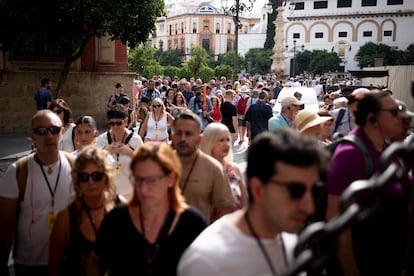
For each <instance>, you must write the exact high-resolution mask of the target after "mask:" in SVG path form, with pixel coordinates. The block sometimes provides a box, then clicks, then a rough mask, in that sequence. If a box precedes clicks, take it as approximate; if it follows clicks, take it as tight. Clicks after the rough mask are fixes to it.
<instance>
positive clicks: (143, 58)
mask: <svg viewBox="0 0 414 276" xmlns="http://www.w3.org/2000/svg"><path fill="white" fill-rule="evenodd" d="M156 52H157V50H156V49H155V48H154V47H152V46H151V45H147V44H140V45H138V46H137V47H135V48H134V49H133V50H131V51H130V52H129V55H128V63H129V69H130V70H131V71H134V72H137V73H139V74H141V75H144V72H145V71H146V67H147V66H150V65H154V64H156V63H158V62H157V61H156V60H155V53H156ZM151 76H152V75H151Z"/></svg>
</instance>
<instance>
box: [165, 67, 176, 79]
mask: <svg viewBox="0 0 414 276" xmlns="http://www.w3.org/2000/svg"><path fill="white" fill-rule="evenodd" d="M164 75H166V76H169V77H171V78H174V76H178V77H180V68H179V67H176V66H171V65H169V66H166V67H164Z"/></svg>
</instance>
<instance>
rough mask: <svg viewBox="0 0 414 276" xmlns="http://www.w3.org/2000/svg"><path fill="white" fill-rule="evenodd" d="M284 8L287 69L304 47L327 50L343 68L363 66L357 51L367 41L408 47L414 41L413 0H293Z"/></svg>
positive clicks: (401, 47) (306, 48)
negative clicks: (413, 28) (338, 59)
mask: <svg viewBox="0 0 414 276" xmlns="http://www.w3.org/2000/svg"><path fill="white" fill-rule="evenodd" d="M286 2H287V3H286V6H285V8H284V17H285V19H286V20H285V25H284V34H285V37H284V43H285V47H286V52H285V55H286V63H285V66H286V68H287V70H286V72H290V65H291V64H292V63H291V60H292V59H294V56H295V54H296V53H298V52H299V51H302V50H310V51H312V50H316V49H319V50H323V49H325V50H327V51H332V52H336V53H337V54H338V56H339V57H340V58H341V60H342V62H341V64H340V68H339V71H342V72H346V71H348V70H359V67H358V61H357V57H356V54H357V53H358V50H359V48H360V47H361V46H363V45H364V44H365V43H367V42H374V43H378V44H379V43H383V44H386V45H388V46H391V47H394V48H395V49H399V50H406V49H407V47H408V46H409V45H410V44H413V43H414V38H413V37H412V36H411V35H410V34H411V31H410V30H411V27H412V26H414V1H412V0H315V1H307V0H290V1H286Z"/></svg>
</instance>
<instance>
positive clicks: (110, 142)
mask: <svg viewBox="0 0 414 276" xmlns="http://www.w3.org/2000/svg"><path fill="white" fill-rule="evenodd" d="M106 137H107V138H108V144H112V137H111V134H110V133H109V131H107V132H106Z"/></svg>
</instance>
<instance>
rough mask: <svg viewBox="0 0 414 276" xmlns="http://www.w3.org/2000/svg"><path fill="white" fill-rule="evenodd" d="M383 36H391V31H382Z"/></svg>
mask: <svg viewBox="0 0 414 276" xmlns="http://www.w3.org/2000/svg"><path fill="white" fill-rule="evenodd" d="M384 36H392V31H384Z"/></svg>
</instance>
